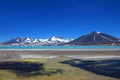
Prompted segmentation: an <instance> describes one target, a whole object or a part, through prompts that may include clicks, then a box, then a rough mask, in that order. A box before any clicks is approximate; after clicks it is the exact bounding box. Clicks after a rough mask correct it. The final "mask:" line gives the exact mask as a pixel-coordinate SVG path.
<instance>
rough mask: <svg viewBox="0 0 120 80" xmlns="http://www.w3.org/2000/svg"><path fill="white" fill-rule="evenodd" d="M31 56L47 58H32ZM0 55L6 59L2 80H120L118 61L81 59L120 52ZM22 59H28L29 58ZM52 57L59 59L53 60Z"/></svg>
mask: <svg viewBox="0 0 120 80" xmlns="http://www.w3.org/2000/svg"><path fill="white" fill-rule="evenodd" d="M3 53H4V54H5V55H2V54H3ZM68 53H69V54H68ZM10 54H12V56H10ZM13 54H14V55H13ZM27 54H30V55H32V54H33V55H34V54H40V55H42V56H43V55H45V56H46V55H47V57H46V58H41V56H39V57H40V58H39V57H37V58H31V56H28V55H27ZM0 55H2V56H3V57H4V58H3V59H1V62H0V80H120V78H119V76H118V75H119V72H120V59H119V58H118V57H117V58H110V57H109V58H91V57H90V58H81V56H82V57H83V56H84V57H85V56H87V57H88V56H119V55H120V52H119V51H82V52H81V51H58V52H57V51H51V52H49V51H42V52H41V51H40V52H39V51H0ZM19 55H22V56H25V55H27V58H21V56H19ZM51 55H52V56H59V57H50V56H51ZM68 55H70V56H79V59H74V58H75V57H74V58H73V57H72V58H71V57H67V56H68ZM6 56H7V57H6ZM37 56H38V55H37ZM48 56H49V57H48ZM15 57H17V58H15ZM34 57H35V56H34ZM5 58H8V60H4V59H5ZM13 58H14V60H12V59H13ZM77 58H78V57H77ZM112 75H114V76H112Z"/></svg>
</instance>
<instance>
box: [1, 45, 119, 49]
mask: <svg viewBox="0 0 120 80" xmlns="http://www.w3.org/2000/svg"><path fill="white" fill-rule="evenodd" d="M0 49H120V46H0Z"/></svg>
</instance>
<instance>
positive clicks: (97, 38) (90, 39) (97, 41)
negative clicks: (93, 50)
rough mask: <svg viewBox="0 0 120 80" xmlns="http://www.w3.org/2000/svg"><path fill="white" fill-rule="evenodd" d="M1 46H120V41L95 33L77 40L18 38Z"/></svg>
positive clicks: (104, 34)
mask: <svg viewBox="0 0 120 80" xmlns="http://www.w3.org/2000/svg"><path fill="white" fill-rule="evenodd" d="M1 45H37V46H46V45H47V46H48V45H51V46H52V45H120V39H119V38H116V37H114V36H111V35H109V34H106V33H101V32H98V31H93V32H91V33H89V34H85V35H82V36H80V37H78V38H76V39H69V38H67V39H66V38H63V37H56V36H52V37H50V38H46V39H31V38H29V37H24V38H22V37H16V38H13V39H11V40H8V41H5V42H2V43H1Z"/></svg>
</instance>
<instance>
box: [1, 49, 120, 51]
mask: <svg viewBox="0 0 120 80" xmlns="http://www.w3.org/2000/svg"><path fill="white" fill-rule="evenodd" d="M0 51H120V49H0Z"/></svg>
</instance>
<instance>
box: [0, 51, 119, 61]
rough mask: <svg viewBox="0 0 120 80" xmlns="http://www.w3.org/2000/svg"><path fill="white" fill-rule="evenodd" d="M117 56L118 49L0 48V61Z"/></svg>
mask: <svg viewBox="0 0 120 80" xmlns="http://www.w3.org/2000/svg"><path fill="white" fill-rule="evenodd" d="M60 57H68V58H75V59H88V58H119V59H120V50H115V49H113V50H108V49H107V50H103V49H100V50H65V49H64V50H0V61H8V60H16V59H23V58H60Z"/></svg>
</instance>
